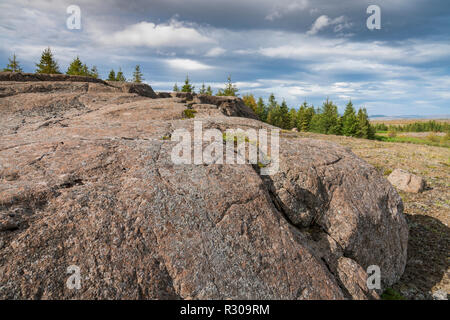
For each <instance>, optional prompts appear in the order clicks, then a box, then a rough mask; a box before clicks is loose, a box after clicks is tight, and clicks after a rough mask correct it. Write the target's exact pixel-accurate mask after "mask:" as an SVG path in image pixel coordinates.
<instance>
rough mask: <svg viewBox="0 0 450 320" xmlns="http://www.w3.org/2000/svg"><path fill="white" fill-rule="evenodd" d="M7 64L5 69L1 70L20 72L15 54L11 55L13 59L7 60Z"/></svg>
mask: <svg viewBox="0 0 450 320" xmlns="http://www.w3.org/2000/svg"><path fill="white" fill-rule="evenodd" d="M8 61H9V63H8V64H7V65H6V68H5V69H3V71H4V72H7V71H9V72H22V68H21V67H20V65H19V61H17V59H16V54H15V53H13V57H12V59H11V58H8Z"/></svg>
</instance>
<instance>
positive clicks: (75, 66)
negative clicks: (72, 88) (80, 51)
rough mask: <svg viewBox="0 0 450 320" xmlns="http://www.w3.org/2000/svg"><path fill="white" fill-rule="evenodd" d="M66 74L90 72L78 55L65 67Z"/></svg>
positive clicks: (84, 74) (73, 74) (85, 73)
mask: <svg viewBox="0 0 450 320" xmlns="http://www.w3.org/2000/svg"><path fill="white" fill-rule="evenodd" d="M66 74H69V75H72V76H90V75H91V74H90V72H89V70H88V67H87V65H86V64H83V63H82V62H81V60H80V58H79V57H76V58H75V59H74V60H73V61H72V62H71V64H70V65H69V68H68V69H67V72H66Z"/></svg>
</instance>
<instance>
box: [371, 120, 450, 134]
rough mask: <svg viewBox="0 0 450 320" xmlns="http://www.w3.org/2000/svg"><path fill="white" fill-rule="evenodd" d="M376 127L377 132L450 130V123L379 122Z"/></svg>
mask: <svg viewBox="0 0 450 320" xmlns="http://www.w3.org/2000/svg"><path fill="white" fill-rule="evenodd" d="M374 127H375V130H376V131H377V132H380V131H387V132H450V123H446V122H437V121H435V120H430V121H422V122H419V121H417V122H412V123H406V124H400V125H386V124H384V123H377V124H375V125H374Z"/></svg>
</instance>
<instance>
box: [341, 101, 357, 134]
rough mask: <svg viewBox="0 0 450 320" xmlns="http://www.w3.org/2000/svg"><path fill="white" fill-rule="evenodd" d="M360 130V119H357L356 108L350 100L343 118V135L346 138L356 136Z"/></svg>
mask: <svg viewBox="0 0 450 320" xmlns="http://www.w3.org/2000/svg"><path fill="white" fill-rule="evenodd" d="M357 129H358V119H357V118H356V112H355V108H353V103H352V101H351V100H350V101H349V102H348V103H347V107H346V108H345V112H344V115H343V116H342V134H343V135H345V136H351V137H355V136H356V131H357Z"/></svg>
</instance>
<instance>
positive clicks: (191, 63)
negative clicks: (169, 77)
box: [166, 59, 213, 71]
mask: <svg viewBox="0 0 450 320" xmlns="http://www.w3.org/2000/svg"><path fill="white" fill-rule="evenodd" d="M166 63H167V64H168V65H169V67H171V68H173V69H178V70H186V71H200V70H208V69H213V67H212V66H209V65H207V64H203V63H201V62H198V61H195V60H191V59H170V60H166Z"/></svg>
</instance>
